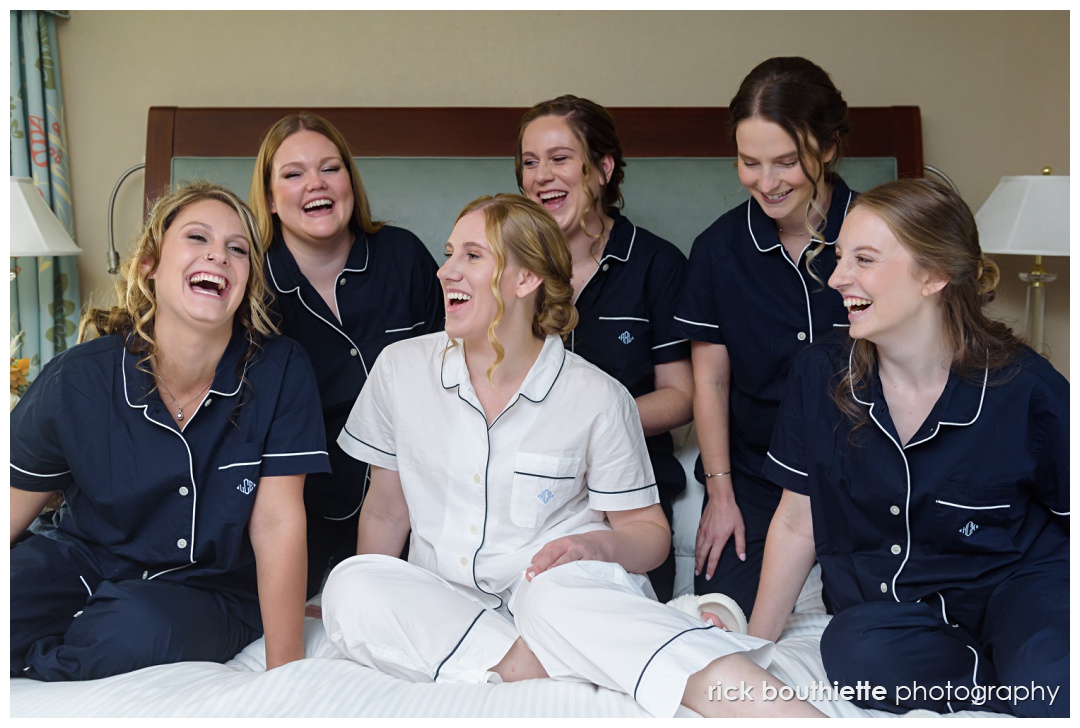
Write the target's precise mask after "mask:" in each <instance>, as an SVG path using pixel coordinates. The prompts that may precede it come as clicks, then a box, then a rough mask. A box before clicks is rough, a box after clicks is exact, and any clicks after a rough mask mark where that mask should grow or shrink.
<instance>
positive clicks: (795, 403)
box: [762, 350, 820, 495]
mask: <svg viewBox="0 0 1080 728" xmlns="http://www.w3.org/2000/svg"><path fill="white" fill-rule="evenodd" d="M812 354H813V350H808V351H803V352H801V353H800V354H799V355H798V356H796V357H795V361H794V362H793V363H792V367H791V374H790V375H789V376H788V380H787V385H786V389H785V392H784V398H783V399H782V400H781V402H780V410H779V412H778V414H777V417H776V424H775V426H774V427H773V434H772V441H771V442H770V444H769V451H768V453H767V454H766V457H765V462H764V464H763V466H762V473H763V474H764V475H765V477H766V478H768V479H769V480H771V481H772V482H774V483H776V484H777V485H779V486H781V487H782V488H785V489H787V490H791V491H794V492H796V493H801V494H802V495H810V484H809V478H810V476H809V472H810V462H809V460H808V456H809V452H808V450H807V448H808V446H809V445H808V443H807V442H806V436H807V434H808V429H807V423H808V422H813V421H816V417H815V416H814V410H813V408H812V407H810V406H808V404H807V401H806V398H807V396H808V394H809V393H810V392H811V391H817V390H818V389H820V386H818V387H814V386H812V384H813V380H814V378H815V377H814V374H815V372H817V371H818V367H817V366H815V365H814V362H813V357H812ZM808 412H810V414H808Z"/></svg>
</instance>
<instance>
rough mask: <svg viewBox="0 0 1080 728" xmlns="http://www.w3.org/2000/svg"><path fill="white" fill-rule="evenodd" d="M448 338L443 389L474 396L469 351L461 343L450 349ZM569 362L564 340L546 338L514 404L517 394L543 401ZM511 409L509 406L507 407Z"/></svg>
mask: <svg viewBox="0 0 1080 728" xmlns="http://www.w3.org/2000/svg"><path fill="white" fill-rule="evenodd" d="M451 341H452V340H450V339H447V342H446V345H447V348H446V350H445V352H444V354H443V362H442V372H441V374H440V376H441V378H442V386H443V388H444V389H454V388H455V387H457V388H459V395H465V394H469V395H470V396H474V395H473V388H472V381H471V380H470V379H469V368H468V367H467V366H466V365H465V348H464V347H463V346H462V344H461V342H460V341H459V342H457V346H450V344H451ZM565 360H566V349H565V348H564V347H563V342H562V339H561V338H560V337H559V336H557V335H554V334H553V335H551V336H548V337H547V338H546V339H544V346H543V348H541V349H540V355H539V356H538V357H536V361H535V362H534V363H533V365H532V368H531V369H530V370H529V373H528V374H526V375H525V381H523V382H522V383H521V387H520V388H519V389H518V391H517V394H515V396H514V397H511V398H510V402H511V403H512V402H513V401H514V400H515V399H516V398H517V395H521V396H522V397H524V398H525V399H527V400H529V401H531V402H542V401H543V400H544V399H545V398H546V397H547V396H548V393H549V392H550V391H551V388H552V387H553V386H555V380H557V379H558V378H559V373H560V372H562V368H563V363H564V362H565ZM507 406H508V407H509V404H508V405H507Z"/></svg>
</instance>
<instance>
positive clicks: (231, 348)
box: [122, 325, 250, 407]
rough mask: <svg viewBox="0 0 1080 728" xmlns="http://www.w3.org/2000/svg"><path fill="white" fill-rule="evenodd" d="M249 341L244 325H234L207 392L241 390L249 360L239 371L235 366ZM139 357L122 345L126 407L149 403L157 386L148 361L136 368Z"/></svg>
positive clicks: (226, 393) (232, 393) (229, 394)
mask: <svg viewBox="0 0 1080 728" xmlns="http://www.w3.org/2000/svg"><path fill="white" fill-rule="evenodd" d="M132 336H134V334H132ZM249 342H250V337H249V335H248V333H247V332H246V331H245V330H244V328H243V327H242V326H240V325H236V326H234V327H233V332H232V338H231V339H229V344H228V346H226V347H225V353H223V354H222V355H221V359H220V360H219V361H218V365H217V368H216V369H215V370H214V381H213V383H212V384H211V385H210V390H209V393H210V394H214V395H217V396H219V397H232V396H235V395H237V394H239V393H240V387H241V385H242V384H243V380H244V374H246V372H247V366H248V364H250V362H248V363H247V364H245V365H244V372H241V373H238V372H237V369H238V367H239V366H240V360H241V359H242V358H243V356H244V353H245V352H246V351H247V349H248V344H249ZM142 358H143V355H142V354H133V353H131V352H130V351H129V350H128V348H127V347H126V346H125V347H123V360H122V372H123V375H124V387H125V393H126V395H127V403H128V406H129V407H145V406H146V405H147V404H148V402H147V398H148V397H149V396H150V393H151V392H153V391H154V387H155V386H156V383H155V382H154V377H153V375H152V374H150V373H149V372H147V371H145V368H148V364H144V365H143V367H144V368H143V369H140V368H139V361H140V360H141V359H142Z"/></svg>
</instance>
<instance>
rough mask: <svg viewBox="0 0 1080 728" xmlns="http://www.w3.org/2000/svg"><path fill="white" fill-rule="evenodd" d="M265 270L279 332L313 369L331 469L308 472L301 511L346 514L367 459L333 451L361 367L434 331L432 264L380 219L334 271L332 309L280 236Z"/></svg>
mask: <svg viewBox="0 0 1080 728" xmlns="http://www.w3.org/2000/svg"><path fill="white" fill-rule="evenodd" d="M266 270H267V277H268V278H269V282H270V285H271V288H272V289H273V290H274V293H275V294H276V299H275V301H274V308H275V310H276V311H277V312H279V313H280V314H281V317H282V320H281V333H282V334H284V335H285V336H288V337H289V338H291V339H294V340H296V341H297V342H299V343H300V345H301V346H302V347H304V350H305V351H307V352H308V354H309V355H310V357H311V363H312V365H313V366H314V368H315V376H316V379H317V381H318V386H319V397H320V399H321V401H322V409H323V420H324V422H325V433H326V440H327V444H328V446H329V451H330V463H331V466H332V467H333V473H328V474H326V475H322V474H318V475H309V476H308V478H307V480H306V481H305V482H304V501H305V504H306V506H307V509H308V513H309V516H310V515H317V516H325V517H329V518H340V519H343V518H347V517H349V516H350V515H352V514H355V513H356V512H357V510H358V509H359V507H360V500H361V497H362V494H363V492H364V488H363V487H362V486H358V485H357V484H358V483H359V484H362V483H364V481H365V480H366V478H367V465H366V464H364V463H362V462H359V461H357V460H354V459H353V458H350V457H348V456H347V455H345V454H344V453H343V452H341V449H340V448H339V447H338V446H337V442H336V440H337V436H338V433H339V432H341V428H342V426H343V425H344V424H345V420H346V419H347V418H348V416H349V410H350V409H351V408H352V405H353V402H355V401H356V395H358V394H359V393H360V390H361V388H362V387H363V386H364V382H366V381H367V376H368V370H369V369H370V368H371V367H372V366H373V365H374V363H375V360H376V359H377V358H378V356H379V354H380V353H381V352H382V350H383V349H384V348H385V347H386V346H387V345H388V344H390V343H393V342H395V341H401V340H403V339H407V338H409V337H412V336H419V335H421V334H426V333H430V332H434V331H441V330H442V328H443V320H444V315H443V297H442V289H441V288H440V286H439V281H438V278H437V277H436V273H437V271H438V266H437V265H436V263H435V259H434V258H432V256H431V253H430V252H428V250H427V248H425V247H424V244H423V243H422V242H421V241H420V239H419V238H417V237H416V236H415V235H413V234H412V233H411V232H409V231H408V230H403V229H402V228H399V227H394V226H392V225H384V226H382V227H381V228H380V229H379V230H378V232H375V233H371V234H362V235H360V236H359V237H358V238H357V239H356V241H355V242H354V243H353V245H352V248H351V249H350V250H349V256H348V258H347V260H346V261H345V267H344V269H343V270H342V271H341V273H339V274H338V287H337V288H336V289H334V291H333V294H334V298H335V303H336V313H335V312H334V311H332V310H331V307H330V306H327V304H326V301H325V300H323V298H322V296H321V295H319V293H318V291H316V290H315V288H314V286H312V285H311V283H310V282H309V281H308V280H307V278H306V277H305V276H304V275H303V273H302V272H301V271H300V268H299V266H298V265H297V263H296V259H295V258H294V257H293V255H292V253H291V252H290V251H289V248H288V246H287V245H286V244H285V242H284V240H283V239H282V238H281V237H280V236H277V237H276V238H275V239H274V242H273V243H272V244H271V246H270V250H269V252H268V253H267V255H266ZM349 281H352V283H351V284H349V285H346V284H347V283H348V282H349ZM338 315H340V317H341V318H340V320H339V319H338Z"/></svg>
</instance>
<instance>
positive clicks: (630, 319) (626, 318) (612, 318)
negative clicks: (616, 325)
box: [596, 316, 649, 323]
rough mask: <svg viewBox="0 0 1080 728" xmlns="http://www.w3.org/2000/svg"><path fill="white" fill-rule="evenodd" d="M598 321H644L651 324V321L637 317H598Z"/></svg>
mask: <svg viewBox="0 0 1080 728" xmlns="http://www.w3.org/2000/svg"><path fill="white" fill-rule="evenodd" d="M596 320H597V321H644V322H645V323H649V319H646V318H638V317H636V316H597V317H596Z"/></svg>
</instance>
